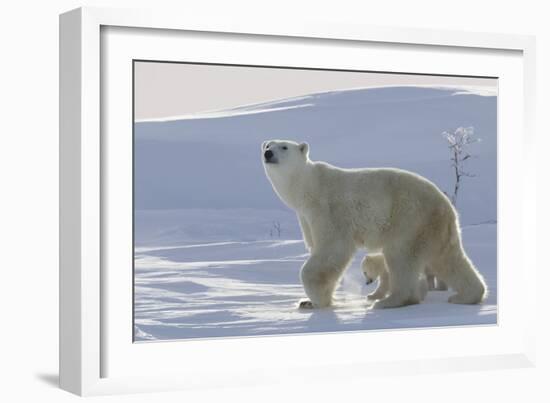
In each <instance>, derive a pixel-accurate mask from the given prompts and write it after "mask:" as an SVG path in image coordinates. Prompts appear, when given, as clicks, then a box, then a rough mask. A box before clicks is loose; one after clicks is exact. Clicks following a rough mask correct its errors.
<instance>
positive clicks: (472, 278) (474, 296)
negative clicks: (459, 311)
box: [437, 226, 487, 304]
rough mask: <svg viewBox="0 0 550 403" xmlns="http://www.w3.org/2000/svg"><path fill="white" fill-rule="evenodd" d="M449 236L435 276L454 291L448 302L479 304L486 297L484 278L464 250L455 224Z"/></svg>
mask: <svg viewBox="0 0 550 403" xmlns="http://www.w3.org/2000/svg"><path fill="white" fill-rule="evenodd" d="M450 238H451V239H450V240H449V241H450V242H449V244H448V245H447V246H448V247H447V248H446V249H447V250H446V252H447V253H446V254H445V255H446V256H444V259H443V261H441V262H440V266H439V268H440V272H439V273H437V276H438V277H440V278H441V279H442V280H443V281H445V282H446V283H447V284H448V285H449V286H450V287H451V288H452V289H453V290H455V291H456V294H455V295H452V296H451V297H450V298H449V302H451V303H455V304H479V303H480V302H482V301H483V300H484V299H485V298H486V297H487V285H486V284H485V280H484V279H483V276H482V275H481V274H480V273H479V271H478V270H477V269H476V267H475V266H474V265H473V263H472V261H471V260H470V258H468V256H467V255H466V253H465V252H464V248H463V247H462V241H461V239H460V238H461V237H460V233H459V232H458V229H457V228H456V226H455V227H454V228H453V229H452V230H451V237H450Z"/></svg>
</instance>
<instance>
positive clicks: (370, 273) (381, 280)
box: [361, 253, 435, 301]
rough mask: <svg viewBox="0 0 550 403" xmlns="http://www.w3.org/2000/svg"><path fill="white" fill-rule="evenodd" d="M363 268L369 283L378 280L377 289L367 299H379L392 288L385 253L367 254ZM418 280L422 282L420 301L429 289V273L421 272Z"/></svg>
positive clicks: (363, 261)
mask: <svg viewBox="0 0 550 403" xmlns="http://www.w3.org/2000/svg"><path fill="white" fill-rule="evenodd" d="M361 270H362V271H363V274H364V275H365V278H366V279H367V284H371V283H372V282H373V281H374V280H378V286H377V287H376V290H374V292H372V293H370V294H369V295H367V299H368V300H378V299H381V298H383V297H385V296H386V295H387V294H388V291H389V290H390V275H389V271H388V268H387V266H386V260H385V259H384V255H383V254H381V253H375V254H372V255H367V256H365V257H364V258H363V260H362V261H361ZM432 277H433V276H432ZM418 281H419V282H420V288H419V296H420V301H422V300H424V298H425V297H426V294H427V293H428V289H429V284H428V275H426V274H425V273H419V277H418ZM434 289H435V287H434Z"/></svg>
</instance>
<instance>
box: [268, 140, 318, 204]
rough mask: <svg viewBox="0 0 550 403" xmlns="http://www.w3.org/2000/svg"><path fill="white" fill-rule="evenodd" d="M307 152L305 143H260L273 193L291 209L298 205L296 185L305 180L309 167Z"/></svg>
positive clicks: (279, 141) (282, 141) (271, 141)
mask: <svg viewBox="0 0 550 403" xmlns="http://www.w3.org/2000/svg"><path fill="white" fill-rule="evenodd" d="M308 152H309V146H308V144H307V143H297V142H295V141H290V140H269V141H264V142H263V143H262V162H263V165H264V169H265V173H266V175H267V177H268V178H269V181H270V182H271V185H273V189H274V190H275V193H277V195H278V196H279V197H280V198H281V200H282V201H283V202H284V203H285V204H286V205H288V206H289V207H291V208H297V207H298V205H299V204H300V203H299V201H298V200H299V199H300V190H299V189H298V188H299V187H300V186H299V185H298V186H297V183H299V182H300V180H304V179H306V178H307V171H308V170H307V169H306V167H308V166H309V165H311V164H310V161H309V157H308ZM306 180H307V179H306Z"/></svg>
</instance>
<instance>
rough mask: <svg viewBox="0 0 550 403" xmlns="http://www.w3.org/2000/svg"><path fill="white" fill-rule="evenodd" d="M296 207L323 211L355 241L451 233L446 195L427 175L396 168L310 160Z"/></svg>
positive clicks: (312, 217) (376, 242)
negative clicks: (345, 166) (344, 165)
mask: <svg viewBox="0 0 550 403" xmlns="http://www.w3.org/2000/svg"><path fill="white" fill-rule="evenodd" d="M311 165H312V166H311V169H310V170H309V174H308V175H307V176H308V177H309V181H308V182H309V183H306V184H303V187H302V188H303V198H302V199H301V203H299V204H301V205H299V206H298V210H299V211H303V214H305V215H306V216H309V221H311V222H312V225H313V226H315V221H324V220H318V219H316V217H320V216H324V217H327V218H328V219H329V222H330V223H331V224H332V225H338V227H339V228H338V229H339V230H343V229H346V230H347V231H349V232H351V236H352V237H353V239H354V240H355V242H356V243H357V244H359V245H363V246H366V247H368V248H370V249H377V248H380V247H382V245H383V244H384V243H385V241H386V240H387V239H396V237H397V238H402V237H404V236H410V237H414V236H417V235H418V233H420V232H422V231H424V232H426V231H430V230H432V229H433V230H436V231H438V232H440V234H439V235H440V236H444V237H449V236H452V234H451V233H449V231H452V228H451V227H453V225H454V226H456V224H455V222H456V213H455V211H454V208H453V207H452V205H451V204H450V202H449V200H448V198H447V197H446V196H445V195H444V194H443V193H442V192H441V191H440V190H439V189H438V188H437V187H436V186H435V185H434V184H433V183H431V182H430V181H428V180H427V179H425V178H422V177H421V176H419V175H416V174H414V173H411V172H408V171H404V170H400V169H395V168H365V169H342V168H336V167H333V166H331V165H329V164H326V163H322V162H313V163H311Z"/></svg>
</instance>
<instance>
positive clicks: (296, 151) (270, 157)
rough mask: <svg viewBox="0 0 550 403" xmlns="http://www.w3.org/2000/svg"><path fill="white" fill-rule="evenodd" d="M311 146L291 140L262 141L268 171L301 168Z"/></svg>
mask: <svg viewBox="0 0 550 403" xmlns="http://www.w3.org/2000/svg"><path fill="white" fill-rule="evenodd" d="M308 153H309V146H308V144H307V143H297V142H295V141H291V140H268V141H264V142H263V143H262V161H263V163H264V167H265V169H266V171H268V172H280V173H288V172H291V171H294V170H296V169H300V168H301V167H302V166H303V165H304V164H305V163H306V162H307V160H308Z"/></svg>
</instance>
